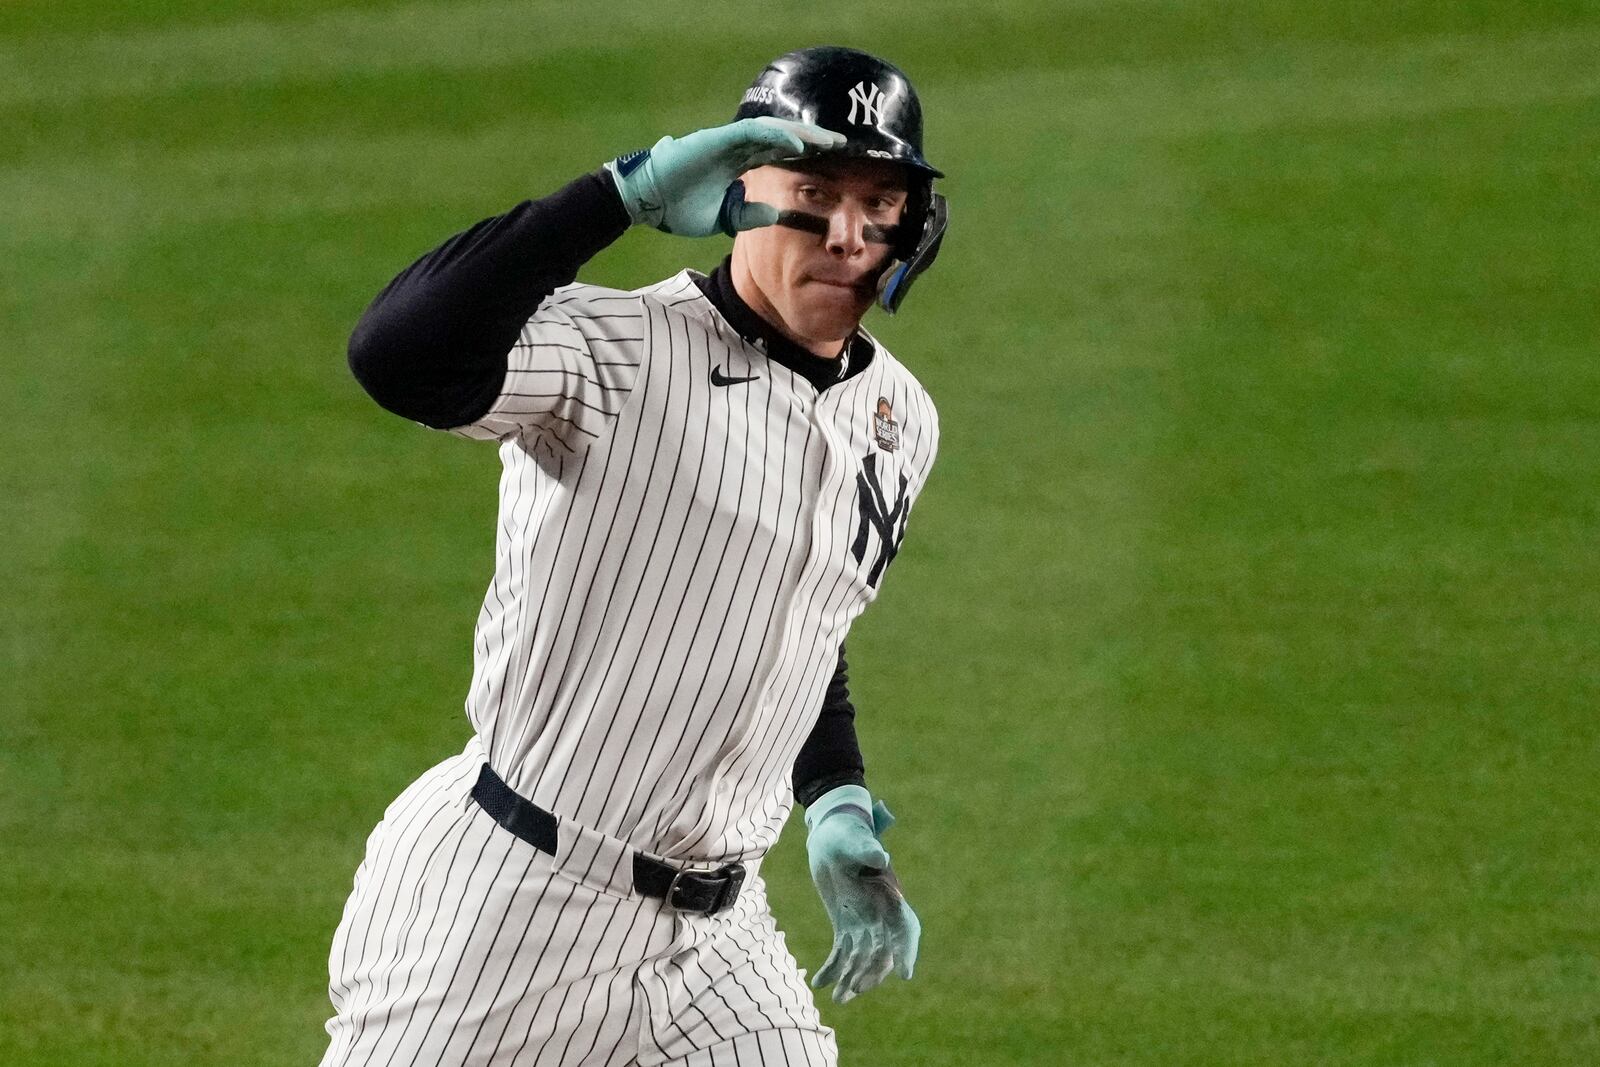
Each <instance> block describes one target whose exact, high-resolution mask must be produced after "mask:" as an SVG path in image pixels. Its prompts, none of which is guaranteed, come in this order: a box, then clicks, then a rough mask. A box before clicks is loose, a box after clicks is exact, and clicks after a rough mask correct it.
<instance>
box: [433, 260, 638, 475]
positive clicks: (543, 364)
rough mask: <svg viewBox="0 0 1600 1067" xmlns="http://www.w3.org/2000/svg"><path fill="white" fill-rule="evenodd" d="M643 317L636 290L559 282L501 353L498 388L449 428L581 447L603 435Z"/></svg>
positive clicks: (620, 400)
mask: <svg viewBox="0 0 1600 1067" xmlns="http://www.w3.org/2000/svg"><path fill="white" fill-rule="evenodd" d="M647 329H648V323H647V320H646V316H645V314H644V309H643V307H642V306H641V303H640V298H639V296H637V295H635V294H632V293H623V292H618V291H616V290H611V289H603V288H600V287H598V286H593V285H581V284H580V285H569V286H566V287H565V288H562V289H557V290H556V291H555V293H553V294H552V295H551V297H550V298H549V299H548V300H546V301H545V302H544V304H543V305H541V306H540V308H539V310H538V311H537V312H535V313H534V315H533V317H532V318H530V319H529V320H528V321H527V323H526V324H525V325H524V326H523V328H522V332H521V334H520V335H519V336H518V338H517V342H516V344H515V345H513V346H512V348H511V351H510V353H509V354H508V355H507V357H506V376H505V382H504V384H503V385H502V386H501V388H500V395H499V396H498V397H497V398H496V399H495V402H494V405H493V406H492V407H490V409H489V410H488V412H486V413H485V414H484V415H483V416H482V417H480V418H479V419H477V420H476V421H475V422H471V423H468V424H467V425H465V426H458V427H455V428H453V429H452V430H451V431H450V432H451V433H454V434H456V435H458V436H461V437H469V438H473V439H476V440H501V439H504V438H506V437H512V436H520V437H523V438H527V439H542V440H544V441H546V442H548V443H549V444H550V445H551V446H553V447H554V448H555V449H556V450H557V451H558V452H566V453H578V452H582V451H584V450H585V449H587V448H588V447H589V446H590V445H592V444H593V443H594V442H596V441H598V440H600V439H601V438H603V437H604V436H605V435H606V434H607V433H608V432H609V431H610V429H611V426H612V424H613V423H614V422H615V420H616V417H617V415H618V414H619V413H620V412H621V410H622V407H623V405H624V404H625V403H626V402H627V399H628V396H629V394H630V393H631V392H632V391H633V386H634V382H635V381H636V380H637V378H638V374H639V364H640V362H641V360H642V358H643V353H644V350H645V343H646V339H645V333H646V331H647Z"/></svg>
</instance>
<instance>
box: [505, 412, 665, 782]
mask: <svg viewBox="0 0 1600 1067" xmlns="http://www.w3.org/2000/svg"><path fill="white" fill-rule="evenodd" d="M648 388H649V383H648V381H646V383H645V385H644V386H643V387H642V390H647V389H648ZM615 455H616V449H615V448H610V449H607V450H606V458H605V462H604V463H603V464H602V465H601V471H600V480H601V481H602V482H603V481H605V480H606V475H607V474H609V473H610V470H611V460H612V458H613V457H614V456H615ZM587 468H588V454H585V456H584V469H583V470H580V471H579V473H578V477H577V481H576V484H575V485H574V488H573V491H572V493H571V495H570V497H569V499H568V500H567V502H566V508H565V510H564V514H563V515H562V518H561V532H560V533H559V534H558V535H557V537H556V543H555V547H554V548H553V549H552V550H551V552H550V553H549V556H548V559H549V566H548V571H549V572H551V573H552V574H553V573H554V572H555V571H556V569H557V568H558V567H559V566H560V565H561V561H562V558H563V557H562V550H563V548H564V547H565V545H566V539H567V531H568V530H569V529H570V528H571V523H572V517H573V516H574V515H575V514H577V511H578V501H579V500H580V499H581V494H580V493H579V492H578V488H579V487H580V486H581V485H582V484H583V477H584V475H585V474H586V473H587ZM630 471H631V460H630ZM624 480H626V475H625V476H624ZM600 499H601V498H600V496H599V494H596V495H595V498H594V501H593V503H592V504H591V506H590V509H589V522H588V524H587V525H585V526H584V527H583V528H584V529H585V530H589V529H592V528H593V520H594V516H595V514H596V513H597V512H598V511H599V507H600ZM538 533H539V531H529V534H528V538H527V542H528V545H527V550H528V552H529V554H530V555H532V554H535V553H537V552H539V550H540V548H541V547H542V546H541V538H539V537H538V536H537V534H538ZM583 536H584V539H585V540H587V533H585V534H584V535H583ZM599 562H600V560H599V557H596V558H595V560H594V567H595V568H596V569H598V567H599ZM582 571H583V556H582V553H581V552H580V553H579V555H578V559H577V562H576V563H575V564H574V566H573V575H572V581H571V582H570V583H569V585H568V588H567V590H566V596H565V597H564V598H562V606H561V616H560V618H559V619H557V621H556V626H555V629H554V630H553V631H552V632H553V635H554V637H553V638H552V642H551V647H550V648H549V649H547V650H546V654H545V657H544V661H543V662H542V663H541V664H540V667H539V677H538V678H537V679H534V678H532V677H531V676H530V673H529V672H530V669H531V668H532V666H533V649H534V645H535V644H536V643H537V642H536V636H537V635H536V634H534V633H531V632H529V633H527V634H526V637H525V640H524V642H523V644H524V651H525V656H524V663H523V666H522V669H521V670H520V671H519V672H517V676H518V677H520V678H521V679H522V683H521V685H520V686H518V687H517V693H516V698H517V701H518V702H519V703H522V704H525V705H526V706H527V707H528V708H529V711H530V714H528V715H527V716H525V717H524V719H523V722H522V726H521V729H520V730H519V731H518V734H517V740H516V743H515V744H513V745H512V746H511V748H510V750H509V751H508V752H506V753H505V756H506V757H507V763H505V764H501V765H500V766H501V767H503V769H504V770H505V771H506V772H507V773H508V774H511V773H513V772H514V771H515V769H516V768H514V767H513V766H511V762H510V758H511V757H514V756H516V755H517V754H518V753H520V752H522V751H523V745H524V743H525V742H526V740H527V735H528V731H529V730H530V729H532V728H533V725H534V721H535V720H536V719H537V718H538V715H537V711H538V705H537V703H536V700H537V696H538V693H539V691H540V689H541V687H542V686H543V682H544V675H545V672H546V671H548V670H549V667H550V661H551V659H553V658H554V656H555V641H556V640H559V639H560V638H561V637H562V636H563V635H565V634H566V633H568V630H567V628H566V625H565V624H566V617H567V610H568V609H569V608H570V607H571V605H572V596H573V594H574V593H575V592H576V591H577V589H578V586H579V582H580V579H581V578H582ZM542 608H543V605H541V611H542ZM576 640H577V633H576V628H574V630H573V631H572V637H571V638H569V641H573V642H575V641H576ZM530 683H531V685H530ZM506 689H507V690H509V689H510V686H507V687H506ZM503 695H504V694H502V696H503ZM524 698H527V699H524ZM503 713H504V706H503V704H502V705H501V706H500V707H497V708H496V712H495V715H496V718H497V719H499V718H500V717H501V716H502V715H503ZM546 721H548V718H547V720H546ZM542 725H543V724H541V728H542Z"/></svg>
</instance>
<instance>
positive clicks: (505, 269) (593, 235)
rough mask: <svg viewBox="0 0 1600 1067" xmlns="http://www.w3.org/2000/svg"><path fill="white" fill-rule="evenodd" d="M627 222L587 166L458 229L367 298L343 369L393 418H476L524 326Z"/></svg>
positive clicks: (447, 423) (443, 424)
mask: <svg viewBox="0 0 1600 1067" xmlns="http://www.w3.org/2000/svg"><path fill="white" fill-rule="evenodd" d="M629 222H630V220H629V218H628V211H627V209H626V208H625V207H624V206H623V204H622V197H621V196H619V195H618V194H617V189H616V185H615V184H614V183H613V182H612V180H611V178H610V176H609V175H607V174H606V173H605V172H604V171H596V172H595V173H593V174H586V175H584V176H583V177H581V178H579V179H578V180H577V181H575V182H572V183H571V184H569V185H566V186H564V187H562V188H561V189H558V190H556V192H554V193H552V194H551V195H549V196H547V197H544V198H543V199H540V200H525V201H523V202H522V203H520V204H518V205H517V206H516V207H514V208H512V209H511V210H510V211H508V212H506V213H505V214H504V215H496V216H495V217H494V218H490V219H485V220H484V221H482V222H480V223H478V224H477V225H476V226H473V227H472V228H471V229H469V230H466V231H465V232H463V233H459V234H457V235H456V236H454V237H452V238H450V239H449V240H448V241H446V242H445V243H444V244H442V245H440V246H439V247H438V248H435V249H434V250H433V251H431V252H429V253H428V254H427V255H425V256H423V257H422V258H421V259H419V260H417V261H416V262H415V263H413V264H411V266H409V267H407V268H406V269H405V270H403V271H401V272H400V274H399V276H398V277H396V278H395V279H394V281H392V282H390V283H389V284H388V285H387V286H385V287H384V289H383V291H382V292H381V293H379V294H378V296H377V298H376V299H374V300H373V301H372V304H371V306H369V307H368V308H367V310H366V313H365V314H364V315H362V316H361V321H360V322H359V323H357V324H356V328H355V332H354V333H353V334H351V337H350V352H349V359H350V370H351V372H352V373H353V374H355V376H356V380H357V381H358V382H360V383H361V386H362V388H364V389H365V390H366V391H367V392H368V393H369V394H370V395H371V396H372V398H373V399H374V400H376V401H377V402H378V403H379V404H380V405H382V406H383V407H384V408H386V409H388V410H389V411H392V412H394V413H395V414H396V415H402V416H404V417H406V418H408V419H413V420H415V421H417V422H420V423H423V424H424V425H427V426H433V427H437V428H440V429H446V428H449V427H452V426H464V425H466V424H467V423H469V422H473V421H475V420H476V419H478V418H480V417H482V416H483V415H484V414H485V413H486V412H487V411H488V410H489V409H490V408H491V407H492V406H493V405H494V402H495V400H496V398H497V397H498V396H499V395H500V390H501V388H502V386H503V385H504V383H505V376H506V355H507V354H508V353H509V352H510V351H511V347H512V345H514V344H515V343H516V340H517V335H518V334H519V333H520V332H521V330H522V327H523V324H524V323H526V322H527V321H528V319H529V318H530V317H532V315H533V313H534V312H535V311H537V310H538V308H539V305H540V304H542V303H543V302H544V300H545V299H546V298H547V297H549V295H550V294H551V293H552V292H554V291H555V290H556V289H558V288H560V287H561V286H563V285H568V284H570V283H571V282H572V280H573V279H574V278H576V277H577V274H578V268H579V267H581V266H583V264H584V263H586V262H588V261H589V260H590V259H591V258H593V257H594V256H595V254H596V253H598V252H599V251H600V250H601V249H602V248H604V247H606V246H607V245H609V244H610V243H611V242H613V241H615V240H616V239H617V238H618V237H620V236H622V234H623V232H624V231H625V230H627V228H628V225H629Z"/></svg>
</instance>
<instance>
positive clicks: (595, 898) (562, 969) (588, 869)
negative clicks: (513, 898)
mask: <svg viewBox="0 0 1600 1067" xmlns="http://www.w3.org/2000/svg"><path fill="white" fill-rule="evenodd" d="M598 858H599V852H598V851H596V852H595V853H594V854H593V855H591V856H590V857H589V862H588V864H587V866H585V868H584V871H583V873H582V874H581V875H577V876H573V875H571V874H568V875H567V876H568V877H569V878H572V879H573V881H574V882H581V881H582V880H583V879H584V878H587V877H588V876H589V875H590V874H591V873H592V872H593V870H594V864H595V860H597V859H598ZM589 894H590V895H589V903H588V905H587V906H586V907H585V908H584V910H583V918H582V919H580V920H579V922H578V928H577V930H575V931H574V932H573V935H572V943H571V944H570V945H568V946H567V952H566V955H565V956H564V957H563V958H562V960H561V964H560V966H558V967H557V968H556V972H555V973H556V975H557V978H558V979H560V978H565V977H568V976H570V975H572V974H573V972H572V971H571V970H569V969H568V967H567V964H569V963H570V962H572V953H573V952H574V951H575V950H576V949H577V947H578V945H579V943H580V942H581V941H582V940H583V931H584V929H585V928H586V927H587V926H588V925H589V915H590V913H591V912H593V911H594V906H595V904H597V903H599V901H600V899H601V895H600V894H599V893H598V892H595V891H594V890H589ZM569 899H570V898H569ZM617 910H618V909H617V908H615V907H613V908H612V909H611V915H610V918H607V920H606V925H605V927H604V928H603V929H602V930H601V934H600V938H599V942H600V943H604V940H605V931H606V930H609V929H610V928H611V919H612V918H615V917H616V914H617ZM537 915H538V908H537V907H535V908H531V909H529V911H528V922H527V924H526V925H525V926H524V927H523V930H522V937H521V938H519V939H518V941H517V947H516V948H514V949H512V951H511V955H510V959H511V960H512V961H515V960H516V958H517V956H518V954H519V953H520V952H521V951H522V946H523V945H524V944H525V943H526V942H527V938H528V931H529V930H531V929H532V928H533V922H534V919H535V917H536V916H537ZM562 921H563V925H565V924H567V923H568V922H569V921H570V920H568V919H567V918H566V917H565V916H563V920H562ZM553 933H554V931H553V930H552V931H551V934H552V935H553ZM551 943H552V938H549V937H547V939H546V941H545V944H544V946H543V947H542V948H541V949H540V950H539V956H538V959H536V960H535V961H534V964H533V966H532V967H529V968H528V969H527V971H528V981H527V982H526V983H525V984H524V985H523V988H522V993H521V994H520V995H519V996H518V997H517V998H516V1000H515V1002H514V1004H513V1007H512V1008H511V1010H509V1011H507V1012H506V1018H505V1022H504V1023H502V1024H501V1027H500V1033H498V1034H496V1035H495V1039H494V1049H495V1051H496V1052H498V1051H499V1048H500V1043H501V1042H502V1041H503V1040H504V1039H505V1034H506V1030H507V1029H508V1028H509V1027H510V1025H511V1019H512V1016H514V1015H515V1014H516V1012H517V1008H518V1007H520V1006H521V1004H522V1002H523V1001H524V1000H525V999H526V998H527V996H528V991H529V990H530V989H532V988H533V980H534V977H535V976H536V975H537V974H538V971H539V964H540V963H541V962H542V961H543V959H544V954H545V952H547V951H549V948H550V945H551ZM598 951H599V950H598V947H596V948H595V950H594V951H592V952H591V953H590V956H589V962H588V963H587V964H585V965H584V970H583V971H581V972H579V973H580V974H584V975H587V974H590V973H591V971H590V968H592V967H593V965H594V958H595V956H596V955H597V954H598ZM510 977H511V964H510V963H508V964H507V966H506V973H505V974H504V975H502V976H501V978H500V985H499V986H498V987H496V989H495V991H494V996H492V997H491V998H489V1003H490V1004H491V1005H492V1004H497V1003H499V1001H500V994H501V992H502V991H503V990H504V989H505V984H506V980H507V979H509V978H510ZM575 984H576V982H575V981H574V982H570V983H569V984H568V985H567V989H568V991H570V990H571V989H572V986H573V985H575ZM549 994H550V990H548V989H547V990H546V991H545V992H544V993H542V994H540V996H539V999H538V1003H537V1004H535V1006H534V1015H535V1016H536V1017H537V1015H538V1010H539V1007H540V1006H542V1005H543V1003H544V1001H545V999H546V998H547V997H548V996H549ZM565 1006H566V996H565V995H563V996H562V998H561V1007H560V1008H558V1009H557V1010H556V1017H555V1019H554V1020H552V1026H551V1033H552V1034H554V1033H555V1029H556V1027H557V1026H559V1025H560V1021H561V1011H562V1010H563V1009H564V1008H565ZM463 1010H464V1009H463ZM488 1019H489V1017H488V1014H487V1013H485V1014H484V1017H483V1018H482V1019H480V1020H479V1021H478V1028H477V1030H475V1031H474V1032H473V1035H472V1040H471V1041H470V1042H468V1044H467V1048H468V1049H469V1050H471V1049H474V1048H476V1047H477V1045H478V1038H479V1037H480V1036H482V1034H483V1024H484V1023H486V1022H488ZM459 1023H460V1019H459V1018H458V1019H457V1024H458V1025H459ZM454 1033H455V1031H454V1030H453V1029H452V1030H451V1035H452V1037H453V1036H454ZM449 1044H450V1043H449V1041H446V1042H445V1047H447V1048H448V1047H449Z"/></svg>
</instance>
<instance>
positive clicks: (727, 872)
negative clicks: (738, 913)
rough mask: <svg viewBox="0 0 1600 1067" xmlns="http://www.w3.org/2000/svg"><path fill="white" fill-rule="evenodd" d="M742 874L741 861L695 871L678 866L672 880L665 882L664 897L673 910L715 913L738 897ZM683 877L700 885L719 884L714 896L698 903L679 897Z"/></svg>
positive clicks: (742, 884) (741, 885) (741, 884)
mask: <svg viewBox="0 0 1600 1067" xmlns="http://www.w3.org/2000/svg"><path fill="white" fill-rule="evenodd" d="M744 876H745V869H744V864H742V863H729V864H727V865H725V866H722V867H718V868H717V869H716V870H714V871H695V870H690V869H688V868H680V869H679V870H678V872H677V873H676V874H674V875H673V876H672V881H670V882H668V883H667V892H666V894H665V898H664V899H665V900H666V904H667V907H669V908H671V909H672V910H673V911H693V912H699V913H701V914H703V915H715V914H717V912H719V911H722V910H724V909H725V908H727V907H729V906H730V905H732V904H733V902H734V901H735V900H737V899H738V898H739V890H740V889H742V888H743V887H744ZM685 877H688V878H692V879H693V880H694V881H695V882H698V883H699V884H700V885H701V886H706V884H707V883H716V882H719V881H720V883H721V884H720V885H717V886H716V896H715V897H713V898H712V900H711V902H710V903H709V904H700V903H698V902H694V901H685V900H681V899H679V897H678V889H679V888H680V887H681V886H682V883H683V880H684V878H685Z"/></svg>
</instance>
